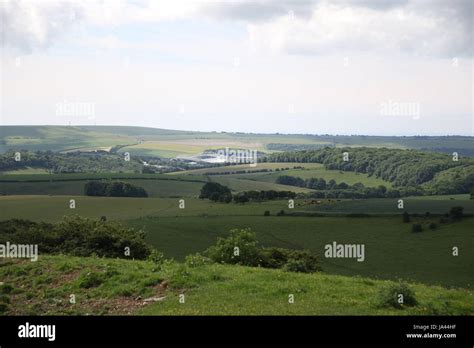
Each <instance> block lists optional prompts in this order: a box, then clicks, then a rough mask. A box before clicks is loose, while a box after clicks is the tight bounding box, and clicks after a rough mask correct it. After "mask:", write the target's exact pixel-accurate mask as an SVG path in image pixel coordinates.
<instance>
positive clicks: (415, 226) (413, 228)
mask: <svg viewBox="0 0 474 348" xmlns="http://www.w3.org/2000/svg"><path fill="white" fill-rule="evenodd" d="M411 231H412V232H415V233H417V232H421V231H423V227H421V225H420V224H413V225H412V226H411Z"/></svg>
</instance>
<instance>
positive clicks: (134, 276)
mask: <svg viewBox="0 0 474 348" xmlns="http://www.w3.org/2000/svg"><path fill="white" fill-rule="evenodd" d="M0 265H1V266H2V267H0V277H1V279H2V282H3V284H2V285H1V287H0V291H1V292H2V295H1V296H2V303H5V302H7V305H4V304H2V306H1V307H0V309H2V312H3V313H4V314H8V315H53V314H61V315H63V314H81V315H85V314H99V315H100V314H145V315H440V314H444V315H469V314H470V315H472V314H473V313H474V296H473V295H474V294H473V293H472V292H471V291H468V290H461V289H451V290H448V289H446V288H443V287H437V286H427V285H422V284H410V285H409V286H410V288H411V289H412V290H413V291H414V294H415V297H416V299H417V300H418V305H416V306H414V307H404V308H402V309H395V308H392V307H386V306H381V305H380V304H379V302H378V296H379V293H380V292H381V291H383V289H385V288H386V287H387V286H390V285H391V284H393V282H389V281H380V280H374V279H369V278H359V277H351V278H350V277H344V276H334V275H326V274H322V273H315V274H298V273H291V272H283V271H281V270H268V269H260V268H250V267H242V266H225V265H207V266H200V267H195V268H189V267H187V266H185V265H183V264H178V263H166V264H164V265H161V266H160V265H156V264H154V263H152V262H147V261H131V260H120V259H105V258H90V257H81V258H79V257H70V256H41V257H40V259H39V260H38V261H37V262H30V261H19V260H6V261H1V263H0ZM91 279H94V282H92V281H91ZM290 294H292V295H293V296H294V303H292V304H290V303H288V298H289V295H290ZM71 295H74V296H75V303H71V302H70V298H71ZM179 295H184V300H185V301H184V303H180V302H179ZM150 298H155V300H156V301H152V300H148V299H150Z"/></svg>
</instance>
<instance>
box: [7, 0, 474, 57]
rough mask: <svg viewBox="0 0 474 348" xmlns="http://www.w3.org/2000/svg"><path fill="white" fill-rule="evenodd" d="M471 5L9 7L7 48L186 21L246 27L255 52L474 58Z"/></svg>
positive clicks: (152, 1)
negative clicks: (81, 29) (74, 32)
mask: <svg viewBox="0 0 474 348" xmlns="http://www.w3.org/2000/svg"><path fill="white" fill-rule="evenodd" d="M472 10H473V3H472V1H471V0H452V1H449V2H446V1H443V0H430V1H424V0H416V1H415V0H411V1H409V0H359V1H350V0H335V1H328V0H293V1H288V0H279V1H269V0H252V1H249V0H241V1H217V2H214V1H201V0H199V1H198V0H179V1H173V0H147V1H141V2H140V1H134V2H130V1H125V0H102V1H79V0H70V1H32V0H26V1H25V0H16V1H15V0H5V1H3V2H1V5H0V19H1V22H2V28H1V35H2V37H3V39H4V44H5V45H6V46H10V47H15V48H17V49H18V48H19V49H20V50H22V51H24V52H25V51H32V50H34V49H35V48H42V47H43V48H44V47H48V46H49V45H51V44H52V43H53V42H54V40H55V39H57V38H58V37H60V36H67V35H68V33H67V32H68V30H71V29H72V28H75V27H77V26H78V25H79V23H80V24H81V25H83V26H103V27H116V26H120V25H124V24H129V23H153V22H158V21H163V20H176V19H183V18H192V19H194V18H213V19H214V20H217V21H220V20H231V21H244V22H246V23H248V32H249V39H250V42H251V44H252V45H253V46H254V47H258V48H262V49H265V50H266V49H270V50H273V51H281V52H287V53H297V54H324V53H327V52H333V51H337V50H340V51H347V50H349V51H354V50H358V51H366V50H373V49H376V50H382V51H391V52H399V51H408V52H412V53H415V54H421V55H433V56H451V57H452V56H458V55H461V56H462V55H464V56H466V55H467V56H472V46H473V28H472V16H473V14H472Z"/></svg>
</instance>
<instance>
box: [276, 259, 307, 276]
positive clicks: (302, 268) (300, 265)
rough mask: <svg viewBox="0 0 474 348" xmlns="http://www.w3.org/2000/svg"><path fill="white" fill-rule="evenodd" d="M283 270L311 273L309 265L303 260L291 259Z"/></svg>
mask: <svg viewBox="0 0 474 348" xmlns="http://www.w3.org/2000/svg"><path fill="white" fill-rule="evenodd" d="M283 270H285V271H287V272H301V273H310V272H311V271H310V270H309V269H308V267H307V264H306V263H305V262H304V261H302V260H295V259H290V260H288V262H287V263H286V264H285V266H284V267H283Z"/></svg>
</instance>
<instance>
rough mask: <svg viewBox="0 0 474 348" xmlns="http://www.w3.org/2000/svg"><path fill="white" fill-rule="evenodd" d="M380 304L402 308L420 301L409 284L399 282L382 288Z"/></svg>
mask: <svg viewBox="0 0 474 348" xmlns="http://www.w3.org/2000/svg"><path fill="white" fill-rule="evenodd" d="M378 304H379V305H380V306H381V307H393V308H398V309H401V308H403V307H413V306H416V305H417V304H418V301H417V300H416V297H415V293H414V292H413V290H411V288H410V287H409V286H408V285H407V284H405V283H401V282H399V283H395V284H393V283H392V284H390V285H388V286H386V287H383V288H382V289H380V291H379V295H378Z"/></svg>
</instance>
